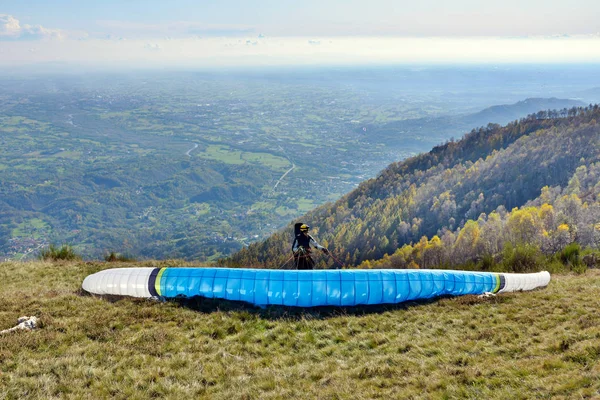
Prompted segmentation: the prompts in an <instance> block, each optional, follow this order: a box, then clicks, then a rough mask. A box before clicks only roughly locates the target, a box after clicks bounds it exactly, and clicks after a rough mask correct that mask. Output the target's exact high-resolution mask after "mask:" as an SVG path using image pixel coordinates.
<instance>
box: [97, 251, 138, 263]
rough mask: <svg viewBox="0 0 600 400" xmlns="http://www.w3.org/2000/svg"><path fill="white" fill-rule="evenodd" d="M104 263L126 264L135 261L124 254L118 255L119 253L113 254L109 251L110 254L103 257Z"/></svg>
mask: <svg viewBox="0 0 600 400" xmlns="http://www.w3.org/2000/svg"><path fill="white" fill-rule="evenodd" d="M104 261H107V262H118V261H120V262H127V261H135V258H133V257H131V256H128V255H125V254H120V253H115V252H114V251H111V252H110V254H108V255H106V256H104Z"/></svg>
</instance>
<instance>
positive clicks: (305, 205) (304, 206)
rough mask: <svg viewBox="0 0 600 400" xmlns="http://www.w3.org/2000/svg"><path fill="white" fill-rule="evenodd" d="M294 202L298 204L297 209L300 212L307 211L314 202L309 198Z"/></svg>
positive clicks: (313, 206) (311, 207) (312, 206)
mask: <svg viewBox="0 0 600 400" xmlns="http://www.w3.org/2000/svg"><path fill="white" fill-rule="evenodd" d="M296 204H297V205H298V210H299V211H301V212H308V211H310V210H312V209H313V208H315V205H314V202H313V201H312V200H310V199H304V198H302V199H298V200H297V201H296Z"/></svg>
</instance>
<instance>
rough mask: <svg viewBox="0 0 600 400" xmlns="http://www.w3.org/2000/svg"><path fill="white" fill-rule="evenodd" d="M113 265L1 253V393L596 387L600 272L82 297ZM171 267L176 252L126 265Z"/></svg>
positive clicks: (330, 394)
mask: <svg viewBox="0 0 600 400" xmlns="http://www.w3.org/2000/svg"><path fill="white" fill-rule="evenodd" d="M114 265H115V264H111V265H109V264H108V263H84V262H71V263H42V262H32V263H3V264H0V280H1V282H2V284H1V285H0V304H2V307H1V308H0V329H5V328H9V327H11V326H13V325H14V324H15V323H16V319H17V317H19V316H21V315H36V316H38V317H41V321H42V328H41V329H39V330H37V331H34V332H18V333H13V334H9V335H4V336H0V398H7V399H17V398H64V397H69V398H106V397H111V398H122V399H125V398H131V399H147V398H172V399H181V398H210V399H253V398H256V399H258V398H260V399H275V398H320V399H337V398H341V399H374V398H461V399H462V398H473V399H481V398H486V399H493V398H495V399H507V398H511V399H527V398H565V399H567V398H591V397H594V396H596V397H597V396H600V363H599V362H598V361H599V358H600V315H599V314H598V309H600V297H599V296H598V290H599V289H600V271H598V270H590V271H588V272H587V273H586V274H584V275H560V276H553V279H552V282H551V283H550V285H549V287H548V288H546V289H543V290H538V291H534V292H526V293H514V294H503V295H499V296H497V297H495V298H491V299H479V298H477V297H475V296H465V297H458V298H445V299H441V300H437V301H433V302H427V303H419V304H409V305H404V306H395V307H394V306H388V307H377V308H351V309H320V310H295V309H293V310H290V309H287V310H286V309H281V308H268V309H266V310H258V309H253V308H250V307H246V306H242V305H239V304H233V303H223V302H221V303H217V302H213V301H209V300H205V301H190V302H188V303H186V304H183V303H177V302H167V303H157V302H153V301H148V300H136V299H119V300H117V299H106V298H99V297H92V296H86V295H82V294H81V293H80V289H79V288H80V285H81V282H82V280H83V278H84V277H85V276H86V275H88V274H90V273H93V272H95V271H98V270H100V269H104V268H108V267H113V266H114ZM117 265H120V266H126V265H136V266H142V265H143V266H165V265H169V263H168V262H160V263H158V262H156V263H153V262H146V263H136V264H125V263H122V264H117Z"/></svg>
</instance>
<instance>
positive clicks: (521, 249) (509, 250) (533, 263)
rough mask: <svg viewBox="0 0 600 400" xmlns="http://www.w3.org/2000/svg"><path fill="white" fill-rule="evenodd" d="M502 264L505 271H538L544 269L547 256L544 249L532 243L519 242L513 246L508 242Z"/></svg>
mask: <svg viewBox="0 0 600 400" xmlns="http://www.w3.org/2000/svg"><path fill="white" fill-rule="evenodd" d="M502 258H503V260H502V265H503V267H504V268H503V269H504V270H505V271H511V272H517V273H519V272H538V271H541V270H543V269H544V266H545V265H546V257H544V255H543V254H542V251H541V250H540V249H539V248H538V247H537V246H534V245H531V244H518V245H517V246H513V245H512V244H511V243H507V244H506V245H505V246H504V251H503V257H502Z"/></svg>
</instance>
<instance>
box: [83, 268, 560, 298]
mask: <svg viewBox="0 0 600 400" xmlns="http://www.w3.org/2000/svg"><path fill="white" fill-rule="evenodd" d="M549 282H550V274H549V273H548V272H545V271H544V272H538V273H532V274H504V273H493V272H472V271H450V270H403V269H388V270H359V269H357V270H309V271H292V270H266V269H248V268H239V269H238V268H122V269H108V270H104V271H100V272H97V273H95V274H92V275H89V276H88V277H86V278H85V280H84V281H83V285H82V287H83V289H84V290H85V291H87V292H90V293H93V294H99V295H106V294H112V295H122V296H133V297H146V298H149V297H153V296H161V297H166V298H173V297H194V296H202V297H207V298H219V299H226V300H233V301H244V302H247V303H251V304H255V305H260V306H264V305H271V304H276V305H284V306H295V307H317V306H355V305H368V304H394V303H401V302H404V301H410V300H419V299H429V298H434V297H439V296H446V295H451V296H460V295H466V294H484V293H504V292H514V291H520V290H533V289H536V288H539V287H544V286H547V285H548V283H549Z"/></svg>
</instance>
